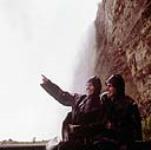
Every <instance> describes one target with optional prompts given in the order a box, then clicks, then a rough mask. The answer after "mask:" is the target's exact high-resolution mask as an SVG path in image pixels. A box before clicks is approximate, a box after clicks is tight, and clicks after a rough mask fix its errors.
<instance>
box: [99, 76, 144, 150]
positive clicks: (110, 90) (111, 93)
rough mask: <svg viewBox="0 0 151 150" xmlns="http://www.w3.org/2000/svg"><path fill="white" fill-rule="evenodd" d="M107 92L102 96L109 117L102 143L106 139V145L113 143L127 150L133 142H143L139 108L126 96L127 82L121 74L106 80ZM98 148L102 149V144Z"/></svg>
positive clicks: (101, 136) (102, 135) (101, 137)
mask: <svg viewBox="0 0 151 150" xmlns="http://www.w3.org/2000/svg"><path fill="white" fill-rule="evenodd" d="M106 91H107V93H106V94H102V96H101V101H102V103H103V107H104V111H105V113H106V117H107V118H106V119H107V124H106V129H107V130H106V132H104V134H103V133H101V134H100V141H101V140H102V139H103V137H106V143H108V141H113V143H116V144H117V145H118V147H125V149H126V148H127V147H128V145H130V144H132V143H133V142H135V141H137V140H142V130H141V117H140V113H139V110H138V106H137V104H136V103H135V101H134V100H133V99H132V98H130V97H129V96H127V95H125V82H124V79H123V78H122V76H121V75H120V74H114V75H111V76H110V77H109V78H108V79H107V80H106ZM111 143H112V142H111ZM98 147H100V148H101V147H102V143H101V142H100V143H99V144H98ZM108 150H109V148H108Z"/></svg>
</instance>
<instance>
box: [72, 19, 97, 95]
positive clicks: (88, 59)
mask: <svg viewBox="0 0 151 150" xmlns="http://www.w3.org/2000/svg"><path fill="white" fill-rule="evenodd" d="M76 58H77V62H78V63H77V64H76V66H75V68H76V69H75V70H74V78H73V86H72V88H73V90H74V91H76V92H78V93H83V92H84V90H85V88H84V86H85V83H86V81H87V79H88V78H89V77H90V76H92V75H94V66H95V58H96V30H95V23H94V22H93V23H92V24H90V25H89V27H88V29H87V31H86V32H85V34H84V36H83V38H82V39H81V42H80V45H79V53H78V55H77V57H76Z"/></svg>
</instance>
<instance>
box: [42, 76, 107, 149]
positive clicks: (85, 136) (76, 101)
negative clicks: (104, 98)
mask: <svg viewBox="0 0 151 150" xmlns="http://www.w3.org/2000/svg"><path fill="white" fill-rule="evenodd" d="M41 86H42V87H43V88H44V89H45V90H46V91H47V92H48V93H49V94H50V95H51V96H52V97H54V98H55V99H56V100H57V101H58V102H60V103H61V104H63V105H65V106H71V107H72V111H71V112H70V113H69V114H68V116H67V118H66V119H65V121H64V122H63V129H62V134H63V141H62V142H60V144H58V145H57V146H56V147H55V148H54V149H59V150H80V149H83V148H84V149H86V148H88V149H89V146H90V145H92V143H93V141H94V139H95V138H96V137H97V136H98V134H99V133H100V132H101V130H102V128H104V124H105V120H103V119H102V118H105V117H103V115H104V110H103V108H102V104H101V101H100V92H101V81H100V79H99V78H98V77H96V76H95V77H92V78H90V79H89V80H88V81H87V84H86V94H85V95H79V94H73V95H72V94H70V93H69V92H65V91H63V90H62V89H61V88H60V87H59V86H57V85H56V84H54V83H53V82H51V81H50V80H49V79H48V78H46V77H45V76H43V83H42V84H41Z"/></svg>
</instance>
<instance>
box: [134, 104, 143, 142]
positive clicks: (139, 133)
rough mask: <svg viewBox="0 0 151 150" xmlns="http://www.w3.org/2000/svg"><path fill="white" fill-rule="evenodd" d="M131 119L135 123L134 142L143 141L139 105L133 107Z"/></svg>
mask: <svg viewBox="0 0 151 150" xmlns="http://www.w3.org/2000/svg"><path fill="white" fill-rule="evenodd" d="M131 119H132V123H133V132H134V133H133V134H134V140H142V126H141V117H140V113H139V110H138V106H137V104H135V103H134V104H132V105H131Z"/></svg>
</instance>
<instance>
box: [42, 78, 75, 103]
mask: <svg viewBox="0 0 151 150" xmlns="http://www.w3.org/2000/svg"><path fill="white" fill-rule="evenodd" d="M42 80H43V83H41V84H40V85H41V86H42V87H43V88H44V89H45V91H47V92H48V93H49V94H50V95H51V96H52V97H54V98H55V99H56V100H57V101H58V102H59V103H61V104H63V105H65V106H72V105H73V103H74V96H72V95H71V94H70V93H68V92H65V91H63V90H62V89H61V88H60V87H59V86H57V85H56V84H54V83H53V82H51V81H50V80H49V79H48V78H46V77H45V76H44V75H42Z"/></svg>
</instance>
